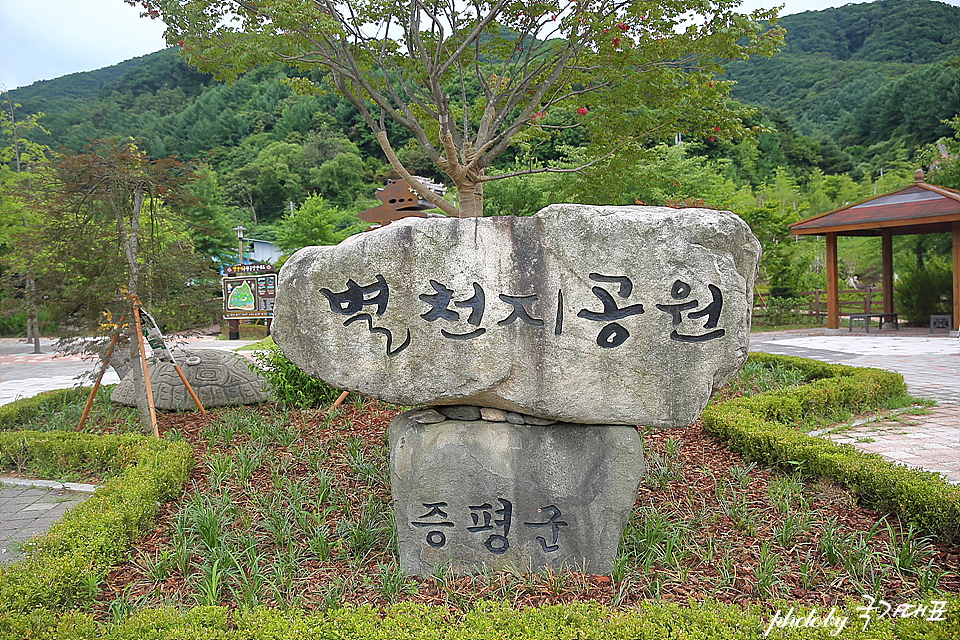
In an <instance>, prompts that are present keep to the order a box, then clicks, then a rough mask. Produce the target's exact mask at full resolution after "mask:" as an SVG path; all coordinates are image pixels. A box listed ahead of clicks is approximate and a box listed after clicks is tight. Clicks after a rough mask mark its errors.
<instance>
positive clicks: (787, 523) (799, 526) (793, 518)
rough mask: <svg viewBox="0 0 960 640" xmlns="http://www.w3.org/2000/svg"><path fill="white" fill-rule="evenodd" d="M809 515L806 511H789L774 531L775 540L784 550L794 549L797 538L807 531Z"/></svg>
mask: <svg viewBox="0 0 960 640" xmlns="http://www.w3.org/2000/svg"><path fill="white" fill-rule="evenodd" d="M809 517H810V516H809V515H808V513H807V512H806V511H804V510H799V511H788V512H787V513H786V515H784V517H783V521H782V522H781V523H780V524H779V526H777V527H775V528H774V530H773V540H774V542H776V543H777V544H778V545H780V546H781V547H783V548H784V549H790V548H791V547H793V543H794V542H795V541H796V539H797V537H798V536H799V535H800V534H801V533H803V532H805V531H806V530H807V526H808V524H809Z"/></svg>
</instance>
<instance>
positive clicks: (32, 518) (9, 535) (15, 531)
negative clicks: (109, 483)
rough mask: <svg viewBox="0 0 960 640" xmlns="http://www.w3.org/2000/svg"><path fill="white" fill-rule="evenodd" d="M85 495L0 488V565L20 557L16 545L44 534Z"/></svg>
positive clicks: (21, 487)
mask: <svg viewBox="0 0 960 640" xmlns="http://www.w3.org/2000/svg"><path fill="white" fill-rule="evenodd" d="M88 497H90V494H89V493H81V492H75V491H64V490H62V489H49V488H33V487H25V486H10V485H7V484H0V564H3V563H5V562H10V561H11V560H15V559H16V558H17V557H18V556H19V555H20V544H21V543H23V542H26V541H27V540H29V539H30V538H32V537H33V536H35V535H37V534H39V533H43V532H44V531H46V530H47V529H48V528H49V527H50V525H51V524H53V523H54V522H55V521H57V520H59V519H60V517H61V516H62V515H63V514H64V513H65V512H66V511H67V509H69V508H70V507H72V506H74V505H76V504H79V503H81V502H83V500H85V499H86V498H88Z"/></svg>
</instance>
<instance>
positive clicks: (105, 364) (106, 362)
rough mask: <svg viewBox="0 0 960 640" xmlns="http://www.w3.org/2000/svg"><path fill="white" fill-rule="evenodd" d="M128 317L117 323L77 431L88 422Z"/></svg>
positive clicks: (121, 318)
mask: <svg viewBox="0 0 960 640" xmlns="http://www.w3.org/2000/svg"><path fill="white" fill-rule="evenodd" d="M126 317H127V316H126V315H123V316H121V317H120V322H119V323H117V331H116V333H114V334H113V337H112V338H110V346H108V347H107V353H106V355H104V356H103V365H102V366H101V367H100V373H98V374H97V381H96V382H94V383H93V389H92V390H91V391H90V397H88V398H87V406H85V407H84V408H83V415H81V416H80V423H79V424H77V431H80V429H83V424H84V423H85V422H86V421H87V415H88V414H89V413H90V407H91V406H93V397H94V396H95V395H97V390H98V389H99V388H100V382H101V381H103V374H104V373H105V372H106V370H107V367H108V366H110V358H111V357H112V356H113V348H114V347H116V346H117V340H119V339H120V332H121V331H123V321H124V320H125V319H126Z"/></svg>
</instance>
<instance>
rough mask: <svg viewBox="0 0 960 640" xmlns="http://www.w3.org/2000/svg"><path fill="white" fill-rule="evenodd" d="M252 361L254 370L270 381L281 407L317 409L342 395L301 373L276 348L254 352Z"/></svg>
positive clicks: (273, 346)
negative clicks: (283, 405) (315, 407)
mask: <svg viewBox="0 0 960 640" xmlns="http://www.w3.org/2000/svg"><path fill="white" fill-rule="evenodd" d="M253 358H254V361H255V362H254V363H251V368H252V369H253V370H254V371H255V372H257V373H259V374H260V375H262V376H263V377H264V378H265V379H266V380H267V382H268V383H269V384H270V388H271V390H272V392H273V395H274V397H275V398H276V399H277V401H279V402H280V403H281V404H285V405H288V406H292V407H314V406H317V405H321V404H325V403H328V402H333V401H334V400H336V399H337V396H339V395H340V392H339V391H337V390H336V389H334V388H332V387H330V386H328V385H326V384H325V383H323V382H321V381H320V380H317V379H316V378H311V377H310V376H308V375H307V374H305V373H304V372H303V371H301V370H300V369H298V368H297V367H296V366H295V365H294V364H293V363H292V362H290V361H289V360H288V359H287V357H286V356H284V355H283V352H282V351H280V348H279V347H278V346H276V345H271V346H268V347H267V348H266V349H263V350H260V351H255V352H254V354H253Z"/></svg>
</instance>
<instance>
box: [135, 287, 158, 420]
mask: <svg viewBox="0 0 960 640" xmlns="http://www.w3.org/2000/svg"><path fill="white" fill-rule="evenodd" d="M132 303H133V322H134V325H135V327H136V330H137V345H138V346H139V347H140V368H141V371H143V386H144V387H145V388H146V391H147V408H148V409H149V410H150V426H151V427H153V435H154V437H156V438H159V437H160V427H159V426H158V425H157V411H156V409H154V408H153V389H151V388H150V373H149V372H148V371H147V350H146V349H145V348H144V346H143V331H142V328H141V326H140V301H139V300H138V299H137V297H136V296H133V299H132Z"/></svg>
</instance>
